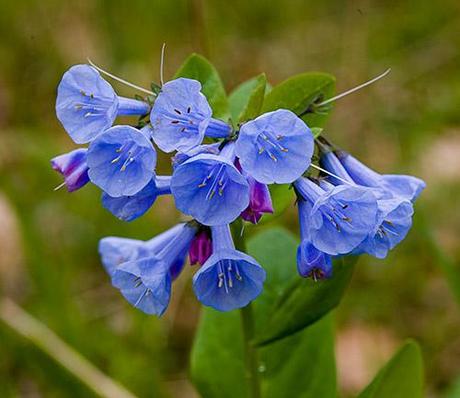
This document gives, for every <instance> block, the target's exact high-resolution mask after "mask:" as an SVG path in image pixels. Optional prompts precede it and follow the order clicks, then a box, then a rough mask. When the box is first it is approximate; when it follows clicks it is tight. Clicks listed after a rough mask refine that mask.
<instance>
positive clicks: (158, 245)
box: [99, 224, 183, 276]
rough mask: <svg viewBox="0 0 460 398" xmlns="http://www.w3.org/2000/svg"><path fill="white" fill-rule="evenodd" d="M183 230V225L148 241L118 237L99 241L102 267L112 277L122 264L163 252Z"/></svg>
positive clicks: (108, 237) (109, 237)
mask: <svg viewBox="0 0 460 398" xmlns="http://www.w3.org/2000/svg"><path fill="white" fill-rule="evenodd" d="M182 228H183V224H178V225H176V226H174V227H172V228H170V229H168V230H167V231H165V232H162V233H161V234H159V235H157V236H155V237H154V238H152V239H150V240H148V241H143V240H137V239H128V238H120V237H117V236H107V237H105V238H102V239H101V240H100V241H99V255H100V256H101V261H102V265H103V266H104V268H105V270H106V271H107V273H108V274H109V276H112V274H113V273H114V271H115V270H116V269H117V267H118V266H119V265H120V264H123V263H126V262H127V261H131V260H136V259H139V258H143V257H148V256H149V255H151V254H155V253H158V252H159V251H161V250H162V249H163V248H164V247H165V246H166V244H167V243H168V242H169V241H170V240H171V238H173V237H174V236H175V235H176V234H177V233H178V232H179V231H180V230H181V229H182Z"/></svg>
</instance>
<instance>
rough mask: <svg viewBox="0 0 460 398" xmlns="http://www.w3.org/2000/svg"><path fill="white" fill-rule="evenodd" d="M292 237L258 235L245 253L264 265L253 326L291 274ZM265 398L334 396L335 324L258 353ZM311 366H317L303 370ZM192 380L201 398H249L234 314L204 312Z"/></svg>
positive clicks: (270, 233)
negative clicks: (307, 364) (264, 273)
mask: <svg viewBox="0 0 460 398" xmlns="http://www.w3.org/2000/svg"><path fill="white" fill-rule="evenodd" d="M295 247H296V241H295V238H294V237H293V236H292V235H291V234H289V233H287V232H286V231H284V230H282V229H273V230H268V231H266V232H263V233H261V234H259V235H257V236H256V237H255V238H253V239H251V240H250V241H249V242H248V253H249V254H250V255H252V256H253V257H255V258H256V259H258V260H259V261H263V262H262V264H263V265H264V267H265V269H266V271H267V280H266V283H265V288H264V292H263V293H262V295H261V296H260V297H259V298H258V299H257V300H256V302H255V304H256V305H255V317H256V325H260V324H261V323H263V321H264V319H266V317H267V314H268V312H269V311H270V309H271V308H273V306H274V305H275V302H276V300H277V298H278V297H279V295H280V294H282V292H283V290H284V287H285V286H286V284H287V283H289V282H290V281H291V280H292V279H293V278H296V277H297V276H296V273H295ZM258 351H259V356H260V362H259V363H260V367H259V370H260V378H261V381H262V391H263V396H264V397H270V398H283V397H286V396H290V397H291V396H292V397H302V398H303V397H305V398H306V397H318V396H320V397H325V398H328V397H334V396H335V394H336V382H335V361H334V348H333V325H332V320H331V319H330V317H325V318H323V319H322V320H321V321H319V322H317V323H315V324H314V325H312V326H311V327H309V328H306V329H304V330H303V331H301V332H300V333H297V334H295V335H294V336H290V337H287V338H285V339H283V340H279V341H277V342H276V343H274V344H270V345H266V346H265V347H263V348H261V349H258ZM306 358H308V362H309V363H314V364H315V366H309V367H308V368H305V366H304V364H305V362H306ZM191 374H192V380H193V382H194V383H195V385H196V387H197V388H198V390H199V392H200V393H201V394H202V396H203V397H205V398H214V397H219V398H220V397H247V396H248V387H247V385H246V384H245V382H244V381H245V368H244V352H243V337H242V331H241V320H240V316H239V313H238V311H232V312H230V313H219V312H217V311H215V310H213V309H210V308H204V309H203V311H202V317H201V320H200V325H199V328H198V332H197V336H196V340H195V344H194V347H193V351H192V357H191Z"/></svg>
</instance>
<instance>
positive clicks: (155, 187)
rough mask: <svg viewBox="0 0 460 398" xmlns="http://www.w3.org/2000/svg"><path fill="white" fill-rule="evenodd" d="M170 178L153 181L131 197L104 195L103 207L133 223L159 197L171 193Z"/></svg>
mask: <svg viewBox="0 0 460 398" xmlns="http://www.w3.org/2000/svg"><path fill="white" fill-rule="evenodd" d="M170 180H171V178H170V177H166V179H165V177H158V176H157V178H155V179H152V180H151V181H150V182H149V183H148V184H147V185H146V186H145V187H144V188H143V189H141V190H140V191H139V192H138V193H136V194H134V195H131V196H119V197H116V198H114V197H112V196H110V195H109V194H107V193H106V192H103V193H102V205H103V206H104V208H106V209H107V210H108V211H110V212H111V213H112V214H113V215H114V216H115V217H117V218H118V219H120V220H122V221H128V222H129V221H133V220H135V219H137V218H139V217H140V216H142V215H144V214H145V213H146V212H147V211H148V210H149V209H150V207H152V205H153V204H154V203H155V200H156V198H157V197H158V196H159V195H165V194H169V193H171V188H170Z"/></svg>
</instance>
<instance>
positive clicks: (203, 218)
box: [171, 142, 249, 225]
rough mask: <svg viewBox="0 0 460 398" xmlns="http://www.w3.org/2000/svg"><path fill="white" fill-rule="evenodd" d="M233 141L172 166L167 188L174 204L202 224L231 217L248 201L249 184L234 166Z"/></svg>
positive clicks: (209, 223) (228, 219)
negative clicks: (217, 149)
mask: <svg viewBox="0 0 460 398" xmlns="http://www.w3.org/2000/svg"><path fill="white" fill-rule="evenodd" d="M233 149H234V143H232V142H230V143H228V144H227V145H226V146H225V147H224V148H223V149H222V151H221V153H220V155H219V156H216V155H207V154H201V155H197V156H194V157H192V158H191V159H189V160H187V161H186V162H184V163H182V164H181V165H179V166H177V167H176V168H175V170H174V173H173V176H172V180H171V192H172V194H173V196H174V200H175V203H176V207H177V208H178V209H179V210H180V211H182V212H183V213H184V214H188V215H190V216H192V217H194V218H195V219H196V220H197V221H199V222H200V223H202V224H204V225H223V224H228V223H230V222H232V221H233V220H235V219H236V218H237V217H238V216H239V215H240V213H241V212H242V211H243V210H244V209H245V208H246V207H247V206H248V204H249V186H248V183H247V181H246V179H245V178H244V177H243V175H242V174H241V173H240V172H239V171H238V170H237V168H236V167H235V166H234V164H233V162H234V154H233Z"/></svg>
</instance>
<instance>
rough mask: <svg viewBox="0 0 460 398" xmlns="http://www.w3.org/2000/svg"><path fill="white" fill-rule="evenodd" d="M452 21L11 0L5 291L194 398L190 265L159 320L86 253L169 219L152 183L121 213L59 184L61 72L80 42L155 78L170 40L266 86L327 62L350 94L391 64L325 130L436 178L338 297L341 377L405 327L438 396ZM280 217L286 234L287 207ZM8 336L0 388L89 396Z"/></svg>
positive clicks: (102, 60) (119, 65) (450, 307)
mask: <svg viewBox="0 0 460 398" xmlns="http://www.w3.org/2000/svg"><path fill="white" fill-rule="evenodd" d="M459 24H460V10H459V6H458V2H457V1H455V0H443V1H441V2H428V1H422V2H420V1H410V0H403V1H398V2H386V3H381V4H377V2H370V1H364V0H358V1H351V2H340V1H338V0H328V1H323V2H316V3H313V2H306V1H301V0H292V1H289V2H286V1H282V0H271V1H270V2H266V1H262V0H255V1H251V2H248V1H244V0H233V1H231V2H217V1H210V0H209V1H205V0H189V1H186V0H179V1H158V0H157V1H152V0H132V1H130V2H121V1H103V0H100V1H89V0H83V1H78V2H76V1H68V2H60V1H55V0H46V1H43V0H42V1H38V0H24V1H21V2H17V1H13V0H3V1H2V2H1V4H0V225H1V226H2V228H1V231H0V280H1V286H2V287H1V289H2V292H3V293H4V294H8V295H10V296H12V297H13V298H14V299H15V300H16V301H17V302H19V303H20V304H21V305H22V306H23V307H24V308H25V309H26V310H27V311H29V312H30V313H31V314H33V315H34V316H36V317H37V318H39V319H40V320H41V321H43V322H44V323H45V324H46V325H48V326H49V327H50V328H51V329H53V330H54V331H55V332H56V333H57V334H58V335H60V336H61V337H62V338H63V339H64V340H65V341H66V342H68V343H69V344H71V345H72V346H73V347H75V348H76V349H77V350H78V351H79V352H81V353H82V354H83V355H85V356H86V357H87V358H88V359H90V360H91V361H92V362H93V363H95V364H96V365H97V366H98V367H99V368H100V369H102V370H103V371H105V372H106V373H107V374H109V375H110V376H111V377H113V378H114V379H116V380H119V381H120V382H121V383H123V384H125V385H126V386H128V387H129V388H130V389H131V390H132V391H133V392H134V393H135V394H138V395H139V396H142V397H153V396H155V397H161V396H170V395H172V396H177V397H179V396H180V397H185V396H192V395H191V394H192V391H191V388H190V386H189V385H188V384H187V382H186V381H185V380H186V376H187V375H186V372H187V358H188V351H189V348H190V344H191V341H192V338H193V331H194V327H195V324H196V321H197V317H198V313H199V306H198V305H197V303H196V301H195V299H194V298H193V296H192V295H191V293H190V283H189V279H190V278H187V277H184V278H181V282H179V283H180V284H179V285H177V286H176V292H175V293H176V294H175V296H174V301H173V303H172V306H171V310H170V311H168V314H167V315H166V316H165V317H164V318H163V319H161V320H158V319H156V318H151V317H146V316H144V315H143V314H141V313H139V312H137V311H134V310H133V309H132V308H130V307H129V306H128V305H127V304H126V303H125V302H124V301H123V300H122V298H121V297H120V296H119V295H118V294H117V293H116V292H115V291H114V290H113V289H112V288H111V287H110V286H109V283H108V280H107V277H106V275H105V274H104V272H103V270H102V268H101V266H100V264H99V260H98V256H97V251H96V247H97V241H98V239H99V238H101V237H103V236H106V235H120V236H129V237H134V238H148V237H150V236H152V235H154V234H155V233H157V232H158V231H161V230H163V229H165V228H167V227H168V226H170V225H172V224H173V223H174V222H175V221H176V220H177V219H178V217H179V216H178V214H177V213H176V212H175V210H174V208H173V204H172V202H171V201H170V200H169V199H168V198H161V199H160V200H159V201H158V203H156V205H155V207H154V209H153V211H151V212H150V213H149V214H148V215H147V216H146V217H144V218H143V219H142V220H138V221H135V222H133V223H131V224H124V223H121V222H119V221H117V220H115V219H114V218H113V217H111V216H110V215H109V214H108V213H107V212H106V211H105V210H104V209H103V208H102V207H101V206H100V205H99V193H98V191H97V190H96V189H94V188H93V187H86V188H85V189H83V190H81V191H79V192H76V193H74V194H72V195H68V194H67V193H65V192H64V191H58V192H53V188H54V187H55V186H56V185H58V184H59V183H60V179H59V177H58V176H57V175H56V174H55V173H54V172H53V171H52V170H51V169H50V167H49V159H50V158H51V157H53V156H54V155H56V154H58V153H61V152H64V151H67V150H69V149H71V148H72V147H73V144H72V142H71V141H70V139H69V138H68V137H67V135H66V134H65V132H64V131H63V129H62V128H61V126H60V125H59V124H58V122H57V120H56V118H55V114H54V101H55V88H56V85H57V83H58V81H59V79H60V77H61V75H62V73H63V72H64V71H65V69H66V68H68V67H69V66H70V65H72V64H75V63H82V62H84V61H85V59H86V58H87V57H90V58H92V59H93V60H94V61H95V62H97V63H99V64H101V65H103V66H105V67H106V68H108V69H110V70H111V71H113V72H114V73H116V74H118V75H121V76H123V77H125V78H127V79H128V80H131V81H134V82H136V83H138V84H140V85H144V86H147V87H148V85H149V83H150V81H152V80H157V79H158V64H159V52H160V51H159V50H160V47H161V43H163V42H166V43H167V57H166V68H165V71H166V76H172V74H173V73H174V70H175V69H176V68H177V67H178V66H179V64H180V63H181V62H182V60H183V59H184V58H185V56H186V55H187V54H188V53H190V52H191V51H194V50H195V51H199V52H202V53H204V54H205V55H207V56H208V57H209V58H210V59H212V61H213V62H214V63H215V64H216V66H217V67H218V69H219V70H220V71H221V74H222V77H223V79H224V81H225V82H226V86H227V88H228V90H230V89H232V88H233V87H234V86H235V85H237V84H238V83H239V82H241V81H243V80H245V79H246V78H249V77H251V76H253V75H255V74H257V73H260V72H262V71H264V72H266V73H267V75H268V77H269V79H270V81H271V82H272V83H273V84H276V83H277V82H279V81H281V80H283V79H284V78H286V77H288V76H290V75H292V74H295V73H300V72H303V71H308V70H322V71H326V72H330V73H332V74H334V75H336V76H337V80H338V90H339V91H342V90H345V89H347V88H349V87H350V86H352V85H355V84H357V83H360V82H361V81H363V80H366V79H367V78H369V77H371V76H374V75H376V74H378V73H380V72H382V71H383V70H385V69H386V68H387V67H392V69H393V70H392V73H391V74H390V76H389V77H387V78H386V79H385V80H384V81H382V82H380V83H378V84H377V85H376V86H374V87H372V88H369V89H367V90H366V91H364V92H361V93H359V94H356V95H354V96H351V97H348V98H347V99H344V100H342V101H341V102H340V103H337V105H336V109H335V111H334V114H333V116H332V118H331V120H330V122H329V124H328V126H327V129H326V134H327V135H328V137H330V138H332V139H333V140H334V141H335V142H336V143H337V144H339V145H341V146H343V147H345V148H346V149H347V150H349V151H350V152H353V153H355V154H356V155H357V156H359V157H361V158H362V159H363V160H365V161H366V162H367V163H369V164H370V165H372V166H373V167H374V168H376V169H378V170H382V171H383V170H385V171H387V172H406V173H413V174H415V175H418V176H420V177H422V178H424V179H425V180H426V181H427V183H428V189H427V190H426V192H425V193H424V194H423V195H422V197H421V199H420V201H419V203H418V204H417V216H416V225H415V228H414V230H413V231H412V232H411V234H410V235H409V237H408V239H407V240H406V241H405V243H404V244H402V245H401V246H400V247H399V248H398V249H397V250H395V251H394V252H393V253H392V254H391V255H390V256H389V257H388V258H387V259H386V260H385V261H377V260H374V259H371V258H363V259H362V260H361V262H360V266H359V267H358V271H357V274H356V275H355V277H354V280H353V283H352V286H351V288H350V289H349V291H348V293H347V296H346V298H345V300H344V302H343V303H342V305H341V307H340V308H339V310H338V311H337V323H338V332H337V333H338V336H337V341H338V348H337V353H338V358H339V375H340V380H341V385H342V387H343V389H344V391H345V395H351V394H353V393H354V392H355V391H357V390H358V389H359V387H361V386H362V385H363V384H366V382H367V381H368V379H369V378H370V377H371V376H372V373H373V372H374V370H375V369H377V368H378V367H379V365H380V364H381V363H382V362H383V361H384V360H385V359H386V358H388V356H389V355H390V353H391V352H392V350H393V348H394V347H395V346H396V345H397V344H398V343H399V342H400V341H402V340H403V339H404V338H405V337H409V336H410V337H414V338H416V339H417V340H418V341H419V342H420V343H421V345H422V349H423V352H424V356H425V362H426V376H427V389H428V394H429V395H430V396H433V397H445V396H447V395H446V394H447V391H449V389H450V388H453V387H452V386H454V385H455V383H457V386H458V377H459V376H460V361H459V358H460V335H459V333H458V331H459V330H460V313H459V308H458V305H457V304H456V302H455V288H457V296H458V298H459V299H460V293H458V292H459V290H458V289H460V288H459V287H458V286H459V285H457V284H456V283H455V279H456V278H457V279H458V274H459V272H460V269H459V267H458V266H457V264H458V259H459V258H460V245H459V240H458V236H459V233H460V215H459V213H458V211H457V210H458V205H459V193H460V184H459V181H460V179H459V177H460V171H459V170H460V160H459V157H458V153H459V151H460V135H459V132H460V112H459V109H460V74H459V69H458V65H459V61H460V52H459V49H460V35H459V34H458V26H459ZM118 88H119V90H120V92H121V93H122V94H124V95H132V92H131V91H129V90H126V89H125V88H123V87H118ZM160 168H162V169H163V170H164V171H166V170H167V165H166V163H165V162H163V163H162V165H161V166H160ZM276 222H278V223H282V224H283V225H285V226H286V227H287V228H289V229H292V230H293V231H295V230H296V228H297V225H296V215H295V209H290V210H289V211H288V212H287V213H286V216H285V217H283V219H282V220H280V219H278V220H277V221H276ZM187 272H188V274H189V275H190V274H191V270H188V271H187ZM0 341H1V343H0V358H2V359H1V360H0V396H2V397H4V396H5V397H9V396H25V397H28V396H46V397H54V396H55V397H61V396H72V397H80V396H81V397H88V396H90V395H91V392H90V391H89V390H88V389H87V388H86V387H85V386H83V385H82V384H81V383H79V382H78V381H76V380H75V378H74V377H73V376H72V375H70V374H69V373H67V371H65V370H63V369H62V368H61V367H60V366H58V365H56V364H55V363H54V361H52V360H50V359H49V357H48V356H46V355H44V354H43V353H42V352H41V351H40V350H39V349H37V348H36V347H35V346H34V345H32V344H30V343H28V342H27V341H26V340H24V339H22V338H21V337H19V336H18V335H17V334H16V333H14V332H13V331H12V330H11V329H9V328H8V327H6V326H5V325H3V324H0ZM376 341H377V342H378V344H375V342H376ZM376 346H377V347H378V349H376ZM350 364H352V365H353V366H350ZM457 392H458V387H457ZM451 396H452V397H454V396H460V395H455V392H453V393H452V395H451Z"/></svg>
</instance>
